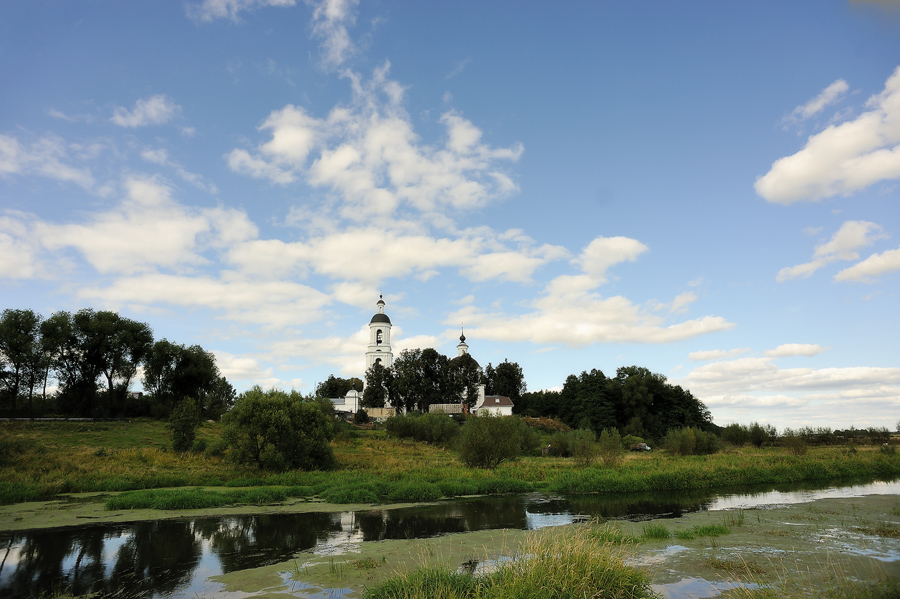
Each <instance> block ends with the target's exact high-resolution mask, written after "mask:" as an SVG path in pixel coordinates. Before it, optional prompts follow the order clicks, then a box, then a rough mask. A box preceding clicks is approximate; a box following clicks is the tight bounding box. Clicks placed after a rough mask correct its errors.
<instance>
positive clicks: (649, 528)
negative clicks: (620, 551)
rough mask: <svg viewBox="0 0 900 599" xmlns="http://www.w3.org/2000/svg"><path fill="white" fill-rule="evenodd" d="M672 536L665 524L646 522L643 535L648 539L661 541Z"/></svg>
mask: <svg viewBox="0 0 900 599" xmlns="http://www.w3.org/2000/svg"><path fill="white" fill-rule="evenodd" d="M671 536H672V533H670V532H669V529H668V528H666V525H665V524H644V527H643V530H642V532H641V537H642V538H643V539H645V540H647V541H661V540H665V539H668V538H669V537H671Z"/></svg>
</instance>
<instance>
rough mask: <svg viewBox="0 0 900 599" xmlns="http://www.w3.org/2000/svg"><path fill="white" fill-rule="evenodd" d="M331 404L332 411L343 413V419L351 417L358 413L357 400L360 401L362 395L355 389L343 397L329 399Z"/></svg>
mask: <svg viewBox="0 0 900 599" xmlns="http://www.w3.org/2000/svg"><path fill="white" fill-rule="evenodd" d="M329 399H330V400H331V403H333V404H334V411H335V412H338V413H339V414H340V413H342V412H343V413H344V417H345V418H346V415H347V414H349V415H350V417H352V416H353V415H354V414H356V413H357V412H358V411H359V400H361V399H362V393H360V392H359V391H357V390H356V389H350V390H349V391H347V395H345V396H344V397H330V398H329Z"/></svg>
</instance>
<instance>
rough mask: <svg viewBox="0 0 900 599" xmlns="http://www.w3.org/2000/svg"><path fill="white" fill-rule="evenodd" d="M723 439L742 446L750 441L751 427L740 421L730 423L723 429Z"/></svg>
mask: <svg viewBox="0 0 900 599" xmlns="http://www.w3.org/2000/svg"><path fill="white" fill-rule="evenodd" d="M721 436H722V440H723V441H725V442H726V443H731V444H732V445H734V446H736V447H742V446H743V445H746V444H747V443H749V442H750V429H749V428H748V427H747V426H745V425H743V424H738V423H736V422H735V423H733V424H729V425H728V426H726V427H725V428H723V429H722V435H721Z"/></svg>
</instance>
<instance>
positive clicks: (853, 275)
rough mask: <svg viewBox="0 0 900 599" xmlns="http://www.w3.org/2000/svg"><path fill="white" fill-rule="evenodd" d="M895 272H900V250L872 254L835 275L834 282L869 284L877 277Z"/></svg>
mask: <svg viewBox="0 0 900 599" xmlns="http://www.w3.org/2000/svg"><path fill="white" fill-rule="evenodd" d="M895 270H900V248H897V249H896V250H887V251H884V252H881V253H880V254H872V255H871V256H869V257H868V258H866V259H865V260H863V261H862V262H858V263H857V264H854V265H853V266H851V267H850V268H845V269H844V270H842V271H840V272H839V273H837V274H836V275H834V280H835V281H856V282H862V283H869V282H871V281H873V280H874V279H875V278H876V277H879V276H881V275H883V274H885V273H887V272H891V271H895Z"/></svg>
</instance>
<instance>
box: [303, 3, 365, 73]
mask: <svg viewBox="0 0 900 599" xmlns="http://www.w3.org/2000/svg"><path fill="white" fill-rule="evenodd" d="M357 4H359V0H321V1H320V2H318V3H317V4H316V5H315V6H316V7H315V9H314V11H313V34H314V35H315V36H316V37H318V38H319V39H321V40H322V66H323V67H324V68H326V69H334V68H337V67H339V66H341V65H342V64H343V63H344V62H345V61H346V60H347V59H348V58H350V56H352V55H353V52H354V50H355V48H354V45H353V42H352V41H351V39H350V33H349V32H348V31H347V26H348V25H353V23H354V21H355V19H356V17H355V14H354V9H355V8H356V5H357Z"/></svg>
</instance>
